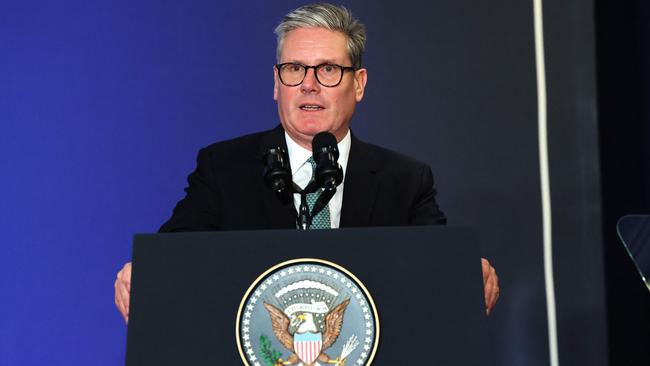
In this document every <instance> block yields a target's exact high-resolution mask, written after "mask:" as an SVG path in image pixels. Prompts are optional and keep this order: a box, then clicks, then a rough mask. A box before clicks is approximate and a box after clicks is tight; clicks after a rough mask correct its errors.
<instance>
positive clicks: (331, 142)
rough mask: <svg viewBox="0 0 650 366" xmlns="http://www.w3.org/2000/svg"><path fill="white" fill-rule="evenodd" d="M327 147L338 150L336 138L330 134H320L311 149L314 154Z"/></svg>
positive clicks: (315, 138)
mask: <svg viewBox="0 0 650 366" xmlns="http://www.w3.org/2000/svg"><path fill="white" fill-rule="evenodd" d="M327 146H332V147H335V148H336V137H334V135H332V134H331V133H329V132H319V133H318V134H317V135H316V136H314V139H313V140H312V142H311V149H312V151H314V152H316V151H320V150H321V149H322V148H324V147H327Z"/></svg>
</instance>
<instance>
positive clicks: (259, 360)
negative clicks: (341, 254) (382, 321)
mask: <svg viewBox="0 0 650 366" xmlns="http://www.w3.org/2000/svg"><path fill="white" fill-rule="evenodd" d="M236 328H237V347H238V348H239V353H240V355H241V358H242V360H243V361H244V364H245V365H247V366H283V365H296V366H325V365H337V366H344V365H348V366H365V365H370V363H371V362H372V359H373V357H374V355H375V352H376V350H377V344H378V341H379V319H378V316H377V309H376V308H375V304H374V302H373V301H372V297H371V296H370V293H368V290H367V289H366V288H365V287H364V286H363V284H362V283H361V282H360V281H359V280H358V279H357V278H356V277H355V276H354V275H353V274H352V273H350V272H349V271H347V270H346V269H344V268H342V267H341V266H339V265H337V264H334V263H331V262H328V261H324V260H320V259H296V260H291V261H288V262H284V263H280V264H278V265H276V266H274V267H273V268H271V269H269V270H267V271H266V272H264V273H263V274H262V275H261V276H260V277H259V278H258V279H257V280H256V281H255V282H254V283H253V284H252V285H251V287H250V288H249V289H248V291H246V294H245V295H244V298H243V299H242V302H241V305H240V307H239V311H238V312H237V327H236Z"/></svg>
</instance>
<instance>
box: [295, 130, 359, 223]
mask: <svg viewBox="0 0 650 366" xmlns="http://www.w3.org/2000/svg"><path fill="white" fill-rule="evenodd" d="M284 138H285V140H286V141H287V152H288V154H289V164H291V175H292V178H293V181H294V182H295V183H296V184H297V185H298V186H299V187H300V188H305V187H306V186H307V184H309V181H310V180H311V176H312V168H311V164H309V163H307V160H308V159H309V157H310V156H312V152H311V151H310V150H307V149H305V148H304V147H302V146H300V145H298V144H297V143H296V142H295V141H293V139H291V137H290V136H289V135H288V134H287V133H286V131H285V133H284ZM351 141H352V139H351V138H350V130H349V129H348V133H347V134H346V135H345V137H344V138H343V140H341V142H339V143H338V144H337V146H338V149H339V160H338V161H339V164H341V167H342V168H343V182H341V184H340V185H339V186H338V187H336V193H335V194H334V197H332V199H331V200H330V202H329V204H328V207H329V209H330V223H331V225H332V228H333V229H338V227H339V224H340V222H341V205H342V204H343V185H344V184H345V172H346V169H347V166H348V157H349V156H350V143H351ZM293 203H294V205H295V206H296V210H299V209H300V194H298V193H296V194H294V195H293Z"/></svg>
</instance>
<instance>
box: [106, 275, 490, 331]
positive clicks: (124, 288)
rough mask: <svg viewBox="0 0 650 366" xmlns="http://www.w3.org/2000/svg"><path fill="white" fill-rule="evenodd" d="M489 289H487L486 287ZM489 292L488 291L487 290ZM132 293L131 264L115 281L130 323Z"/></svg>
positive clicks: (119, 306)
mask: <svg viewBox="0 0 650 366" xmlns="http://www.w3.org/2000/svg"><path fill="white" fill-rule="evenodd" d="M486 289H487V287H486ZM486 291H487V290H486ZM130 293H131V262H128V263H127V264H125V265H124V267H122V269H121V270H120V271H119V272H118V273H117V278H116V279H115V306H117V310H119V311H120V313H122V316H123V317H124V321H125V322H126V323H127V324H128V323H129V298H130Z"/></svg>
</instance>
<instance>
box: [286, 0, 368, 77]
mask: <svg viewBox="0 0 650 366" xmlns="http://www.w3.org/2000/svg"><path fill="white" fill-rule="evenodd" d="M298 28H325V29H329V30H332V31H337V32H341V33H343V34H344V35H345V37H346V38H347V48H348V55H349V56H350V60H351V61H352V66H353V67H354V68H357V69H358V68H360V67H361V56H362V54H363V51H364V49H365V47H366V29H365V27H364V26H363V24H361V22H359V21H358V20H357V19H355V18H354V17H352V13H351V12H350V11H349V10H348V9H346V8H345V7H343V6H336V5H332V4H326V3H317V4H309V5H303V6H301V7H299V8H298V9H295V10H293V11H291V12H290V13H288V14H287V15H285V16H284V18H283V19H282V21H281V22H280V24H278V26H277V27H276V28H275V34H276V35H277V36H278V47H277V51H276V52H277V54H276V57H277V59H278V62H280V52H282V45H283V43H284V37H286V35H287V33H289V32H290V31H292V30H294V29H298Z"/></svg>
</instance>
